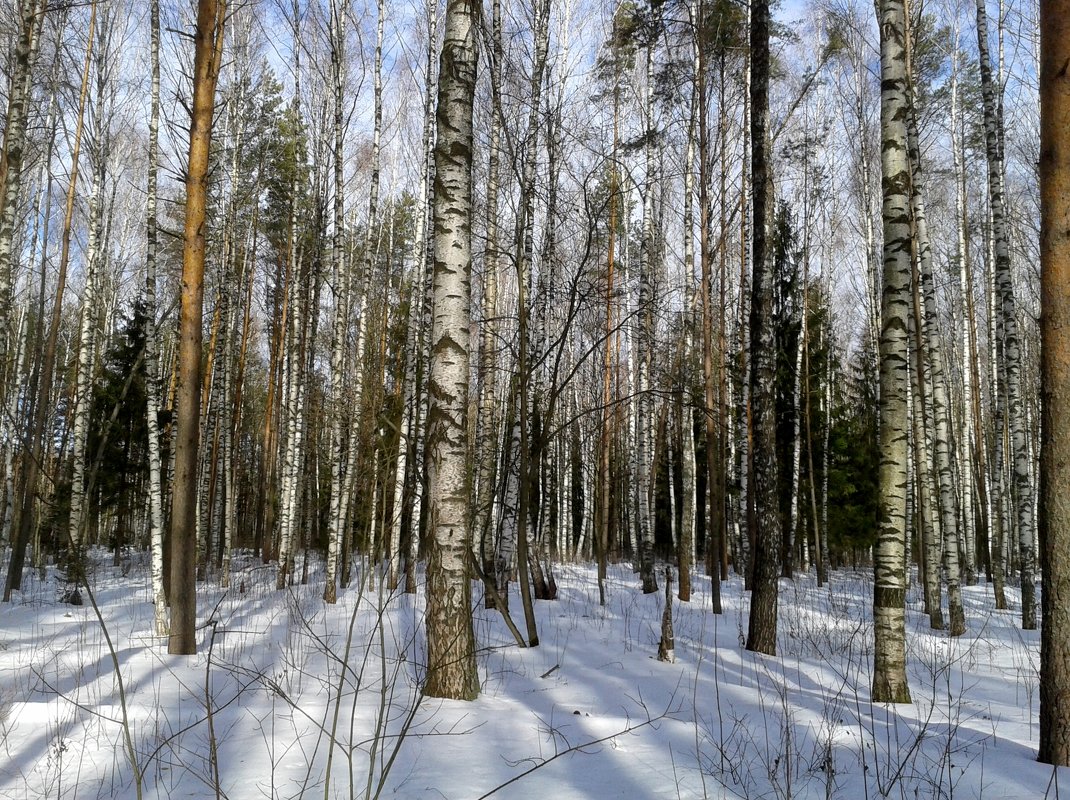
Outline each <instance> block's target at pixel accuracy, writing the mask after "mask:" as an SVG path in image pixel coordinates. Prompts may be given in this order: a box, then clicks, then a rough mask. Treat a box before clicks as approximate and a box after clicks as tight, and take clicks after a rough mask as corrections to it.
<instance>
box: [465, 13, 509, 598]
mask: <svg viewBox="0 0 1070 800" xmlns="http://www.w3.org/2000/svg"><path fill="white" fill-rule="evenodd" d="M491 13H492V18H491V25H492V31H491V43H492V52H491V59H490V61H491V69H490V92H491V105H492V108H491V117H490V144H489V148H488V149H489V154H488V155H489V164H488V166H487V246H486V250H485V255H484V258H483V324H482V325H481V327H480V341H479V379H480V380H479V392H480V394H479V428H478V438H477V448H478V453H479V474H478V478H477V483H476V490H477V495H476V500H475V524H474V526H473V528H474V535H475V536H478V537H479V548H480V558H481V561H482V562H483V575H484V577H485V579H486V580H487V581H490V582H491V583H492V584H494V582H495V576H496V575H497V574H498V570H497V568H496V563H495V562H496V560H497V559H496V555H495V550H496V538H497V537H496V536H495V526H494V525H492V524H491V521H492V519H493V512H494V498H495V495H496V488H497V474H496V470H495V467H496V466H497V463H498V441H497V436H498V428H499V424H498V407H497V398H498V373H497V368H498V364H497V336H498V321H497V316H498V273H499V271H500V269H501V252H500V247H501V246H500V243H499V237H500V230H499V227H500V226H499V222H498V194H499V186H500V181H501V177H500V167H501V154H500V149H501V136H502V107H501V83H502V70H503V64H502V62H503V60H504V55H505V54H504V51H503V49H502V7H501V0H494V2H493V3H492V12H491ZM493 588H494V589H495V590H497V588H498V587H497V585H496V584H494V586H493ZM495 593H496V592H490V591H488V592H487V600H486V603H487V606H488V607H491V606H492V605H493V604H494V602H495V601H494V599H493V597H494V594H495Z"/></svg>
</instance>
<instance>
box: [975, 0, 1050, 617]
mask: <svg viewBox="0 0 1070 800" xmlns="http://www.w3.org/2000/svg"><path fill="white" fill-rule="evenodd" d="M977 55H978V60H979V61H980V65H981V91H982V96H983V99H984V114H985V150H986V153H987V157H988V198H989V206H990V208H991V214H992V239H993V242H992V244H993V249H994V252H995V279H996V286H997V289H998V294H999V319H1000V322H1001V323H1002V326H1003V337H1002V338H1003V359H1002V362H998V363H997V367H998V368H1000V369H1002V370H1003V372H1004V373H1005V375H1006V386H1007V409H1006V412H1007V417H1008V422H1009V427H1010V432H1011V456H1012V458H1013V465H1012V467H1013V479H1014V488H1015V494H1016V498H1015V499H1016V501H1017V508H1016V519H1015V527H1016V529H1017V533H1018V553H1019V557H1020V559H1021V566H1020V569H1021V577H1022V628H1023V629H1025V630H1033V629H1034V628H1036V626H1037V618H1036V597H1035V593H1036V587H1035V585H1034V574H1033V573H1034V571H1035V551H1034V539H1033V485H1032V481H1031V479H1030V464H1029V462H1030V458H1029V442H1028V431H1027V429H1026V420H1025V410H1024V408H1023V405H1022V376H1021V371H1022V365H1021V359H1022V356H1021V349H1020V345H1019V341H1018V317H1017V310H1016V302H1015V297H1014V287H1013V285H1012V281H1011V258H1010V243H1009V241H1008V230H1007V218H1006V213H1005V210H1004V206H1003V152H1002V148H1001V146H1000V142H1001V139H1002V126H1003V120H1002V116H1001V115H1000V113H999V110H998V108H997V105H998V104H997V99H996V92H997V87H996V86H995V85H994V83H995V82H994V80H993V77H992V64H991V61H990V59H989V53H988V20H987V16H986V14H985V0H977Z"/></svg>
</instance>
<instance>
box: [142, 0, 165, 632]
mask: <svg viewBox="0 0 1070 800" xmlns="http://www.w3.org/2000/svg"><path fill="white" fill-rule="evenodd" d="M149 26H150V29H149V35H150V52H149V58H150V64H151V66H150V69H151V74H152V83H151V89H150V98H149V174H148V189H147V191H146V197H145V312H146V314H147V315H148V319H149V323H148V330H147V331H146V332H145V398H146V402H145V414H146V429H147V431H148V436H149V442H148V466H149V476H148V487H147V488H148V492H149V540H150V542H151V549H152V602H153V621H154V626H155V630H156V635H157V636H166V635H167V633H168V616H167V597H166V595H165V594H164V580H163V578H164V563H163V561H164V536H163V525H164V521H163V508H164V504H163V481H162V478H161V472H162V466H161V465H162V462H161V456H160V389H159V373H160V368H159V354H158V352H157V344H156V339H157V336H158V335H159V332H158V330H157V328H156V249H157V242H158V238H159V237H158V235H157V225H156V181H157V173H158V172H159V162H160V2H159V0H151V3H150V6H149Z"/></svg>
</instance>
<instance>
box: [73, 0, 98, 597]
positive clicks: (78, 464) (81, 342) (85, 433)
mask: <svg viewBox="0 0 1070 800" xmlns="http://www.w3.org/2000/svg"><path fill="white" fill-rule="evenodd" d="M93 10H94V11H95V10H96V6H93ZM98 89H99V87H98ZM103 105H104V104H103V97H102V94H100V93H99V91H98V95H97V103H96V115H95V116H96V119H97V121H98V123H101V124H102V125H103V124H105V123H103V121H102V116H103V114H102V112H103ZM97 136H98V141H97V143H96V147H95V148H94V150H95V151H96V152H94V154H93V160H94V162H95V163H94V165H93V188H92V189H91V190H90V194H89V221H88V223H87V224H88V226H89V236H88V241H87V244H86V254H85V288H84V289H83V290H82V316H81V324H80V327H79V334H78V361H77V367H76V368H75V388H74V412H73V414H72V415H71V439H72V444H73V448H72V449H73V454H72V459H71V460H72V472H71V514H70V520H69V527H68V531H67V538H68V542H67V544H68V546H69V547H70V557H69V563H68V569H69V570H75V572H74V574H69V575H68V576H67V578H68V580H70V581H72V582H80V581H81V580H82V577H83V574H82V573H81V569H82V568H83V566H84V565H83V564H82V561H81V558H82V556H81V551H82V523H83V522H84V515H85V502H86V486H85V477H86V476H85V468H86V462H85V459H86V445H87V443H88V440H89V407H90V404H91V403H92V400H93V398H92V386H93V361H94V359H93V353H94V344H95V341H96V329H97V321H98V318H97V315H98V314H99V313H100V309H99V299H98V297H97V294H96V293H97V281H98V276H97V273H98V270H99V268H100V267H99V261H100V259H99V258H98V250H99V248H100V244H101V208H100V207H101V198H100V195H101V187H102V185H103V183H104V171H105V167H104V164H105V161H106V159H107V156H106V155H105V153H106V152H107V150H106V147H107V146H106V142H105V141H104V140H103V138H99V137H105V136H106V135H105V133H104V131H103V130H100V131H98V132H97Z"/></svg>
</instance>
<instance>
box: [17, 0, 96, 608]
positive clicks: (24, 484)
mask: <svg viewBox="0 0 1070 800" xmlns="http://www.w3.org/2000/svg"><path fill="white" fill-rule="evenodd" d="M94 8H95V7H94ZM94 29H95V26H93V25H90V26H89V39H88V41H87V42H86V54H85V63H84V66H83V69H82V86H81V90H80V92H79V95H78V117H77V119H76V121H75V129H74V143H73V146H72V148H71V169H70V180H69V183H68V185H67V200H66V205H65V207H64V216H63V234H62V236H61V238H60V253H59V264H58V265H57V269H56V272H57V276H56V288H55V296H54V299H53V303H52V316H51V319H50V321H49V328H48V338H47V340H46V342H45V346H44V353H43V354H42V356H41V366H40V369H39V371H38V376H37V381H36V383H37V387H38V392H37V396H36V397H34V398H32V400H31V405H32V408H33V414H32V422H31V425H30V431H29V434H28V436H29V438H28V447H26V448H25V450H24V454H25V462H24V468H23V474H22V476H21V481H20V491H19V507H20V513H19V515H18V527H17V529H16V530H15V536H14V539H13V540H12V542H11V559H10V561H9V563H8V572H7V580H6V581H5V583H4V602H7V601H9V600H10V599H11V592H12V591H13V590H15V589H19V588H21V586H22V568H23V564H24V563H25V557H26V547H27V545H28V544H29V540H30V532H31V528H32V527H33V523H34V513H33V509H34V503H35V500H36V494H37V482H38V474H39V471H40V468H41V464H42V461H43V453H44V447H45V443H44V437H45V428H46V425H47V419H48V415H49V412H50V410H51V405H52V404H51V392H52V388H53V387H52V384H53V373H54V372H55V365H56V351H57V347H58V343H59V330H60V324H61V321H62V315H63V296H64V292H65V290H66V285H67V266H68V263H69V261H70V251H71V227H72V225H73V220H74V206H75V199H76V197H77V192H78V186H77V183H78V160H79V156H80V153H81V145H82V133H83V130H84V126H85V103H86V97H87V95H88V87H89V67H90V64H91V63H92V57H93V31H94ZM25 78H26V79H27V80H28V79H29V73H27V74H26V76H25ZM13 99H14V98H13ZM12 113H14V110H13V109H12V108H11V107H10V104H9V117H8V139H7V140H6V141H5V152H4V155H5V157H7V158H8V159H9V160H8V161H6V162H4V164H0V167H2V168H0V173H3V174H5V175H6V174H10V163H11V162H10V156H8V149H9V148H10V137H11V136H13V135H14V133H15V132H14V130H13V129H12V128H11V126H12V125H13V124H14V123H13V121H12V119H11V114H12ZM20 147H21V145H20ZM19 158H20V159H21V155H20V156H19ZM49 160H51V153H50V155H49ZM5 164H6V166H5ZM5 170H8V171H7V172H5ZM5 191H6V189H5ZM15 201H17V191H16V194H15ZM45 224H46V225H47V219H46V222H45ZM8 235H9V234H8V233H5V228H4V223H3V221H2V220H0V260H2V259H4V258H8V257H9V256H10V253H9V252H7V251H5V250H4V248H3V241H4V237H5V236H8ZM9 249H10V240H8V250H9ZM5 252H7V255H5ZM5 269H7V267H6V266H4V265H3V264H0V280H3V277H2V272H3V270H5ZM41 282H42V283H41V291H42V292H43V291H44V282H45V276H44V273H43V272H42V277H41ZM6 302H7V301H6V300H5V298H4V296H3V295H0V306H6ZM0 313H3V312H0ZM3 335H4V333H3V330H2V329H0V339H2V337H3ZM0 346H2V342H0Z"/></svg>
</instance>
